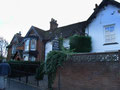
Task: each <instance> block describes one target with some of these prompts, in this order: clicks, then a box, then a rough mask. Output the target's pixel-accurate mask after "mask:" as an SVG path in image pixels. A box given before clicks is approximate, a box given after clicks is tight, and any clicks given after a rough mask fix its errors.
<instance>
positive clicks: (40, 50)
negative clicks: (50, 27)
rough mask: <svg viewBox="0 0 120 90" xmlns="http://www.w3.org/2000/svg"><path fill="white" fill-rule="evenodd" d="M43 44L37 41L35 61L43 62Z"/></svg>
mask: <svg viewBox="0 0 120 90" xmlns="http://www.w3.org/2000/svg"><path fill="white" fill-rule="evenodd" d="M44 46H45V45H44V43H43V42H41V41H40V39H38V42H37V50H38V52H39V53H38V57H37V60H39V61H41V60H44V56H45V50H44V49H45V47H44Z"/></svg>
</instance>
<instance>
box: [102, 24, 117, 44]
mask: <svg viewBox="0 0 120 90" xmlns="http://www.w3.org/2000/svg"><path fill="white" fill-rule="evenodd" d="M107 29H108V30H107ZM104 42H105V43H115V42H116V35H115V24H111V25H105V26H104Z"/></svg>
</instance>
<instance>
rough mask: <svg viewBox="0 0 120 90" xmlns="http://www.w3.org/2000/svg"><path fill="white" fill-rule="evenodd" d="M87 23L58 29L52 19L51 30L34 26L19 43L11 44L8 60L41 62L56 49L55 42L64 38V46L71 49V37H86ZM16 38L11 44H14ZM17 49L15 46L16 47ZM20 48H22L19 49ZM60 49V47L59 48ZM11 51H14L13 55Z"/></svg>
mask: <svg viewBox="0 0 120 90" xmlns="http://www.w3.org/2000/svg"><path fill="white" fill-rule="evenodd" d="M85 23H86V22H79V23H75V24H71V25H67V26H63V27H58V24H57V21H56V20H54V19H51V21H50V29H49V30H47V31H45V30H42V29H39V28H37V27H35V26H32V27H31V28H30V29H29V31H28V32H27V34H26V35H25V37H24V38H23V37H22V40H21V42H19V43H14V44H12V43H10V45H9V46H8V51H9V53H8V57H9V58H8V59H16V60H24V61H28V60H29V61H41V60H45V59H46V57H47V54H48V53H49V52H50V51H52V50H54V49H55V47H54V46H55V44H56V42H55V40H57V39H58V38H61V37H62V38H64V40H63V46H64V47H65V48H69V37H70V36H72V35H74V34H79V35H84V26H85ZM14 38H15V37H13V39H12V41H11V42H14ZM16 44H17V48H16V47H15V48H14V46H16ZM18 46H22V49H21V48H18ZM58 48H59V47H58ZM11 49H13V50H14V54H12V53H11V52H12V51H11Z"/></svg>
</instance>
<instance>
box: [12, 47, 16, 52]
mask: <svg viewBox="0 0 120 90" xmlns="http://www.w3.org/2000/svg"><path fill="white" fill-rule="evenodd" d="M15 53H16V45H13V46H12V54H15Z"/></svg>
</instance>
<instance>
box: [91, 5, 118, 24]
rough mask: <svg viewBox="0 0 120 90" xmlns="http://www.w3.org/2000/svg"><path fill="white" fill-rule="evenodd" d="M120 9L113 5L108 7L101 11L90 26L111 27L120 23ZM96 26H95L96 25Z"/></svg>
mask: <svg viewBox="0 0 120 90" xmlns="http://www.w3.org/2000/svg"><path fill="white" fill-rule="evenodd" d="M119 10H120V8H117V7H115V6H113V5H107V6H105V7H104V8H102V9H101V11H100V12H99V13H98V14H97V15H96V18H94V19H93V20H92V22H91V23H90V24H89V26H91V25H94V24H96V23H97V24H98V25H99V24H101V25H109V24H115V23H116V22H119V21H120V12H119ZM94 26H95V25H94Z"/></svg>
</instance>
